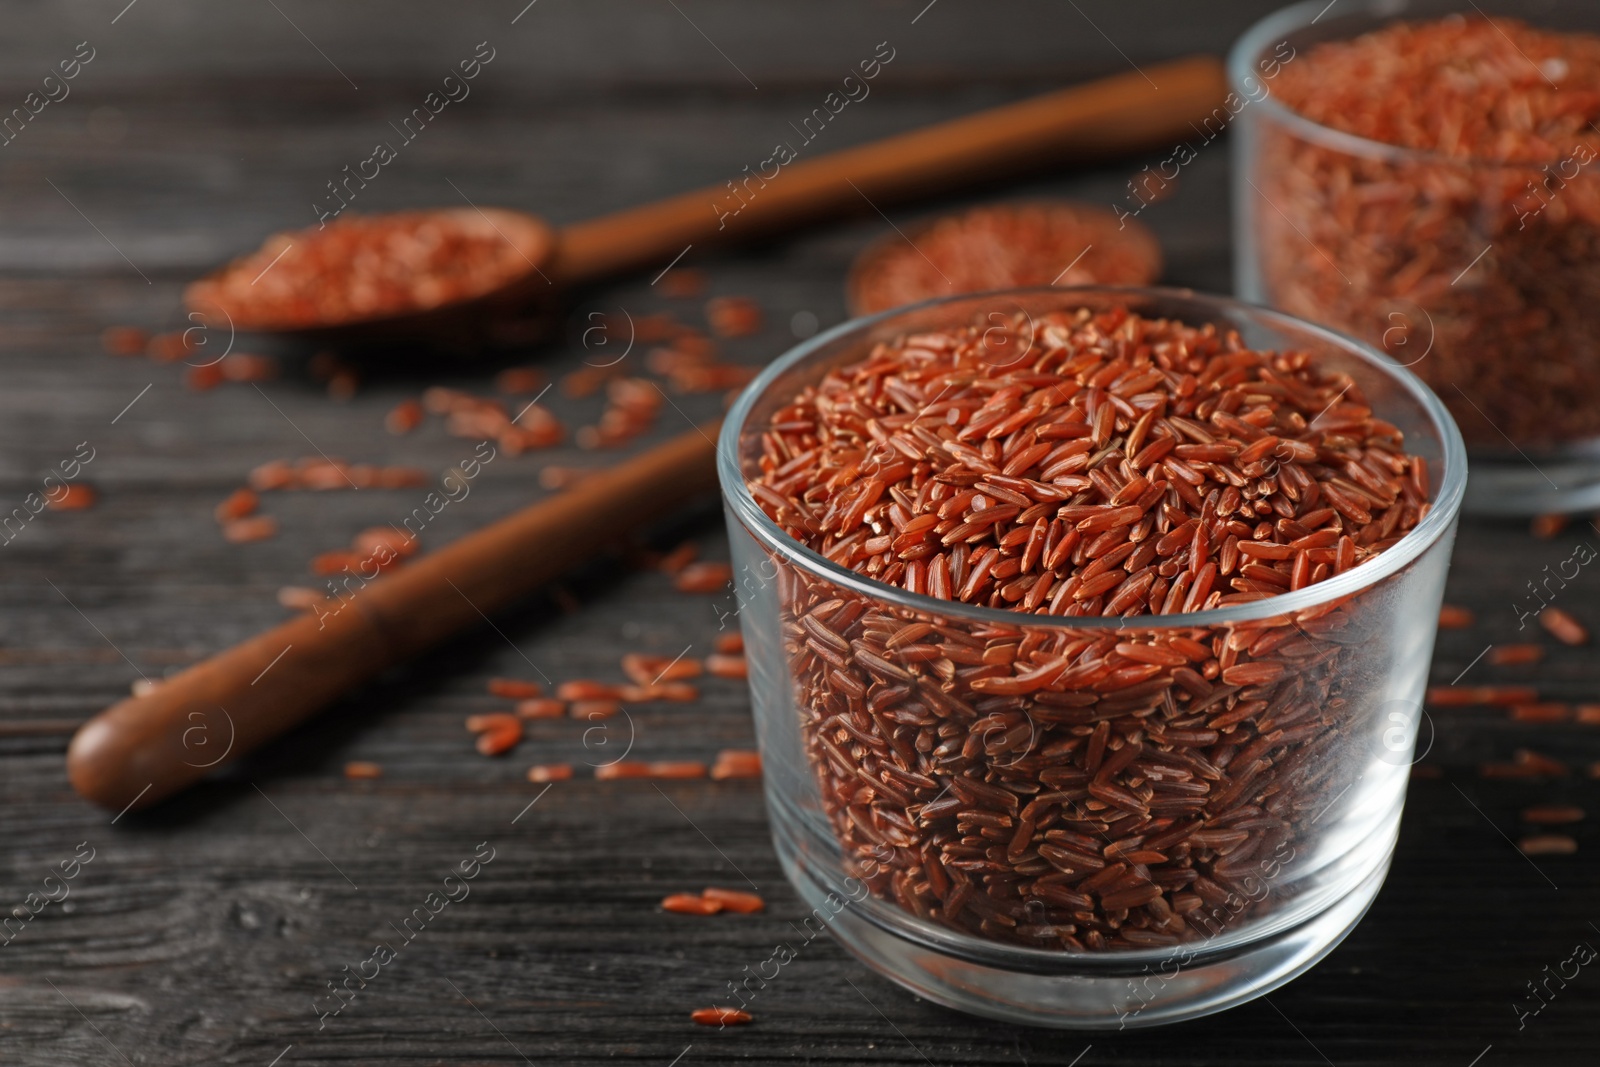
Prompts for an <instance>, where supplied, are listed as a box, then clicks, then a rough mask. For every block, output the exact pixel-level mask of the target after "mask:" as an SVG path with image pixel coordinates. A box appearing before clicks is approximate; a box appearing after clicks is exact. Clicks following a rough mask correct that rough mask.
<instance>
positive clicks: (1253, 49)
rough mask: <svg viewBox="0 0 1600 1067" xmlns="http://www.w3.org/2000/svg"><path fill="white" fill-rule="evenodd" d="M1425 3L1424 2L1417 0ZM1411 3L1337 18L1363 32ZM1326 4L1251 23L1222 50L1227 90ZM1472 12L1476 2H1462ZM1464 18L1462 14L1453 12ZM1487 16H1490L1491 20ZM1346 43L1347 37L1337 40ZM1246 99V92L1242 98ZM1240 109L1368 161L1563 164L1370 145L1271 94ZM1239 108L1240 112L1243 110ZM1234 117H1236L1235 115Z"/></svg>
mask: <svg viewBox="0 0 1600 1067" xmlns="http://www.w3.org/2000/svg"><path fill="white" fill-rule="evenodd" d="M1422 2H1424V3H1426V2H1427V0H1422ZM1440 2H1441V3H1455V2H1456V0H1440ZM1412 3H1413V0H1359V4H1360V6H1358V7H1353V8H1345V9H1344V10H1343V11H1342V12H1341V13H1340V14H1341V16H1342V17H1354V16H1360V15H1369V16H1372V17H1373V19H1374V25H1373V26H1371V27H1369V29H1377V28H1378V27H1379V26H1382V25H1387V24H1388V23H1390V22H1394V21H1398V20H1400V19H1403V18H1405V17H1406V11H1407V8H1409V7H1410V6H1411V5H1412ZM1329 6H1331V5H1329V4H1327V3H1326V2H1325V0H1302V2H1300V3H1297V4H1291V5H1290V6H1288V7H1285V8H1280V9H1278V10H1277V11H1274V12H1273V13H1272V14H1270V15H1267V16H1265V17H1264V18H1261V19H1259V20H1257V21H1256V22H1254V23H1252V24H1251V26H1250V28H1249V29H1247V30H1245V31H1244V33H1243V34H1242V35H1241V36H1240V37H1239V39H1238V40H1236V41H1235V42H1234V43H1233V47H1232V48H1230V49H1228V58H1227V75H1228V86H1229V88H1230V89H1232V90H1234V91H1235V92H1240V93H1243V92H1244V85H1243V82H1244V79H1245V78H1246V77H1254V78H1257V80H1260V76H1259V75H1258V74H1257V72H1256V67H1255V62H1256V60H1257V59H1259V58H1260V57H1261V56H1262V55H1264V54H1265V50H1266V47H1267V46H1268V45H1269V44H1271V43H1272V41H1273V39H1274V38H1278V39H1286V38H1287V36H1288V35H1289V34H1290V33H1292V32H1294V31H1295V30H1301V29H1305V28H1306V27H1308V26H1311V25H1313V24H1314V23H1315V22H1316V21H1317V19H1318V18H1319V17H1320V16H1321V13H1323V12H1325V11H1327V9H1328V8H1329ZM1464 6H1470V7H1473V8H1476V7H1477V5H1476V4H1470V3H1469V4H1467V5H1464ZM1459 13H1461V14H1468V13H1470V12H1467V11H1465V10H1463V11H1461V12H1459ZM1491 17H1493V16H1491ZM1343 39H1345V40H1348V39H1349V38H1343ZM1244 95H1245V96H1246V99H1248V94H1244ZM1246 107H1254V108H1262V109H1264V110H1266V111H1267V112H1269V113H1270V114H1271V115H1272V117H1273V118H1274V119H1276V120H1277V121H1279V122H1281V123H1283V124H1285V125H1287V126H1290V127H1293V128H1294V129H1295V130H1296V131H1297V132H1298V133H1299V134H1300V135H1301V136H1302V137H1304V138H1305V139H1306V140H1308V141H1313V142H1318V143H1321V144H1322V145H1323V146H1324V147H1327V148H1332V149H1337V150H1338V151H1341V152H1344V153H1345V154H1346V155H1353V156H1365V157H1368V158H1375V159H1385V160H1388V161H1390V162H1402V163H1430V164H1434V165H1436V166H1453V167H1459V168H1461V169H1463V170H1482V171H1513V172H1514V171H1529V172H1532V171H1538V170H1539V169H1540V168H1541V167H1547V166H1550V165H1551V164H1558V163H1562V162H1564V160H1562V159H1559V158H1558V159H1546V160H1540V161H1533V160H1528V161H1512V160H1498V159H1485V158H1482V157H1479V156H1451V155H1446V154H1445V153H1443V152H1438V151H1435V150H1433V149H1426V148H1411V147H1409V146H1407V145H1398V144H1390V143H1388V142H1387V141H1376V140H1373V139H1372V138H1370V137H1363V136H1361V135H1360V134H1356V133H1349V132H1347V131H1345V130H1340V129H1335V128H1334V127H1332V126H1328V125H1325V124H1323V123H1321V122H1318V121H1316V120H1315V119H1311V118H1307V117H1306V116H1305V115H1302V114H1301V113H1300V112H1298V111H1296V110H1294V109H1293V108H1291V107H1289V106H1288V105H1286V104H1283V103H1280V102H1279V101H1278V100H1277V99H1276V98H1275V97H1274V96H1273V95H1272V93H1271V92H1268V93H1267V95H1266V96H1263V97H1262V98H1261V99H1259V100H1253V101H1251V102H1250V103H1248V104H1247V105H1246ZM1243 110H1244V109H1243V108H1241V109H1240V113H1242V112H1243ZM1236 117H1237V116H1236Z"/></svg>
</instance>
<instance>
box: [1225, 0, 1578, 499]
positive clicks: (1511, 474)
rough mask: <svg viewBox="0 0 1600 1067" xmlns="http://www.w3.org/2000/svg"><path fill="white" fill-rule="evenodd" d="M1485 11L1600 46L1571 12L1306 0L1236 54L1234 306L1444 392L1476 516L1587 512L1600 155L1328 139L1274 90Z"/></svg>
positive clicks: (1451, 0)
mask: <svg viewBox="0 0 1600 1067" xmlns="http://www.w3.org/2000/svg"><path fill="white" fill-rule="evenodd" d="M1485 14H1486V15H1507V16H1515V17H1517V18H1520V19H1522V20H1524V21H1525V22H1527V23H1529V24H1530V25H1533V26H1536V27H1538V28H1541V29H1548V30H1557V31H1573V30H1581V31H1589V32H1595V31H1600V7H1597V6H1596V5H1594V4H1585V3H1579V2H1576V0H1502V2H1495V0H1346V2H1344V3H1340V4H1338V5H1337V6H1334V5H1330V4H1328V3H1327V2H1326V0H1308V2H1306V3H1302V4H1297V5H1295V6H1293V7H1289V8H1285V9H1284V10H1282V11H1279V12H1277V13H1276V14H1274V15H1271V16H1269V17H1267V18H1266V19H1264V20H1262V21H1261V22H1259V23H1257V24H1256V25H1255V26H1254V27H1252V28H1251V29H1250V30H1249V31H1248V32H1247V33H1246V34H1245V35H1244V36H1243V37H1242V38H1240V40H1239V41H1238V42H1237V43H1236V44H1235V45H1234V48H1233V50H1232V53H1231V54H1230V56H1229V59H1228V73H1229V80H1230V82H1231V85H1232V88H1233V91H1234V93H1235V94H1237V95H1236V96H1235V97H1234V98H1233V99H1235V100H1236V101H1241V102H1240V103H1239V104H1238V106H1237V110H1236V111H1234V109H1232V108H1230V109H1229V110H1230V111H1231V112H1233V113H1234V118H1233V121H1232V140H1233V153H1234V156H1233V158H1234V179H1233V190H1234V226H1235V241H1234V247H1235V260H1234V265H1235V279H1234V280H1235V289H1236V291H1237V292H1238V295H1239V296H1240V297H1241V298H1243V299H1245V300H1249V301H1252V302H1255V303H1260V304H1265V305H1268V306H1270V307H1275V308H1279V309H1281V310H1283V311H1286V312H1289V313H1290V314H1293V315H1298V316H1300V317H1302V318H1305V319H1309V320H1311V321H1313V322H1319V323H1323V324H1325V325H1328V326H1332V327H1334V328H1335V329H1338V330H1343V331H1345V332H1348V333H1351V334H1353V335H1355V336H1357V337H1360V338H1362V339H1363V340H1365V341H1367V342H1368V343H1370V344H1372V345H1374V346H1376V347H1378V348H1381V349H1383V350H1385V351H1387V352H1388V353H1389V354H1390V355H1391V356H1393V357H1394V358H1395V359H1396V360H1398V361H1399V362H1401V363H1403V364H1405V365H1406V366H1408V367H1409V368H1410V369H1411V370H1412V371H1414V372H1415V373H1416V374H1417V375H1418V377H1420V378H1422V379H1423V380H1424V381H1425V382H1427V383H1428V384H1429V385H1430V386H1432V387H1433V388H1434V389H1436V390H1437V391H1438V393H1439V395H1440V397H1441V398H1442V399H1443V401H1444V403H1445V406H1446V407H1448V408H1449V409H1450V411H1451V413H1452V414H1453V415H1454V416H1455V417H1456V419H1457V420H1458V422H1459V424H1460V426H1461V430H1462V433H1463V435H1464V436H1465V439H1466V442H1467V445H1468V447H1469V449H1470V452H1471V456H1472V462H1473V472H1472V481H1471V483H1470V484H1469V485H1468V488H1467V498H1466V504H1465V507H1466V510H1467V511H1469V512H1475V513H1486V514H1518V515H1528V514H1540V513H1546V512H1563V511H1576V510H1582V509H1592V508H1594V507H1596V506H1597V505H1600V317H1597V316H1596V315H1595V314H1594V310H1593V309H1594V307H1595V304H1596V301H1597V300H1600V167H1595V166H1592V165H1588V164H1592V162H1593V161H1594V160H1595V158H1596V144H1600V140H1597V141H1596V144H1588V145H1584V146H1577V145H1575V146H1573V151H1572V152H1570V153H1564V154H1565V155H1566V157H1567V158H1565V159H1561V158H1557V159H1550V160H1548V161H1543V162H1542V163H1541V164H1537V165H1535V164H1524V163H1501V162H1496V161H1491V160H1484V159H1461V158H1454V157H1449V156H1444V155H1440V154H1437V153H1434V152H1428V151H1419V150H1415V149H1410V148H1404V147H1399V146H1396V145H1392V144H1385V143H1381V142H1377V141H1372V140H1368V139H1366V138H1363V137H1359V136H1355V135H1352V134H1349V133H1346V132H1343V131H1340V130H1336V129H1332V128H1330V127H1328V126H1325V125H1322V124H1320V123H1318V122H1315V121H1312V120H1311V119H1308V118H1306V117H1304V116H1302V115H1300V114H1298V113H1296V112H1294V111H1293V110H1291V109H1290V108H1289V107H1288V106H1287V105H1285V104H1284V103H1283V102H1282V101H1281V99H1280V98H1279V96H1276V95H1274V91H1273V83H1272V79H1273V78H1274V77H1276V76H1277V75H1279V74H1280V73H1281V72H1282V70H1283V69H1285V68H1286V67H1290V66H1292V65H1293V64H1295V63H1300V62H1305V59H1304V57H1305V55H1306V53H1307V52H1308V51H1309V50H1310V49H1312V48H1313V47H1315V46H1316V45H1317V44H1318V43H1321V42H1325V41H1335V40H1345V39H1349V38H1353V37H1356V36H1359V35H1361V34H1364V33H1367V32H1369V31H1372V30H1375V29H1378V28H1380V27H1382V26H1385V25H1388V24H1390V23H1393V22H1395V21H1397V20H1428V19H1435V18H1439V17H1443V16H1449V15H1463V16H1478V15H1485ZM1529 62H1530V63H1532V60H1529ZM1225 117H1226V116H1225ZM1210 125H1211V124H1210V123H1208V124H1207V127H1208V129H1209V127H1210ZM1213 136H1214V135H1213ZM1596 136H1597V139H1600V131H1596Z"/></svg>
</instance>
